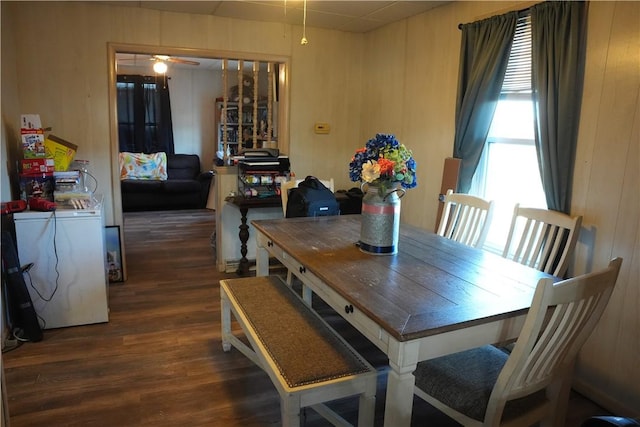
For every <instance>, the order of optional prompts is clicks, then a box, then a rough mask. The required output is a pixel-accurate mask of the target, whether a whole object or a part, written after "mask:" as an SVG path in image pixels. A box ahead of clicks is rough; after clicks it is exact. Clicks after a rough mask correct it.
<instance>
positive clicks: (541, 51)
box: [530, 1, 587, 213]
mask: <svg viewBox="0 0 640 427" xmlns="http://www.w3.org/2000/svg"><path fill="white" fill-rule="evenodd" d="M530 11H531V32H532V46H531V54H532V80H531V81H532V86H533V100H534V108H535V142H536V151H537V153H538V165H539V167H540V174H541V176H542V186H543V188H544V191H545V195H546V199H547V206H548V207H549V209H552V210H556V211H560V212H564V213H569V210H570V208H571V187H572V184H573V183H572V181H573V171H574V162H575V152H576V144H577V140H578V125H579V121H580V105H581V101H582V85H583V80H584V62H585V52H586V28H587V4H586V3H585V2H578V1H562V2H555V1H554V2H545V3H540V4H537V5H535V6H532V7H531V9H530Z"/></svg>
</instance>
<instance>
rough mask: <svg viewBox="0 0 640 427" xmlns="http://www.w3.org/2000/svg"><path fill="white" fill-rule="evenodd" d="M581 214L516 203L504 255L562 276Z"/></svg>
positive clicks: (575, 239)
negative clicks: (575, 214) (573, 215)
mask: <svg viewBox="0 0 640 427" xmlns="http://www.w3.org/2000/svg"><path fill="white" fill-rule="evenodd" d="M581 224H582V216H575V217H571V216H569V215H567V214H565V213H562V212H557V211H552V210H547V209H536V208H525V207H521V206H520V205H519V204H516V205H515V207H514V209H513V218H512V220H511V228H510V229H509V235H508V237H507V243H506V245H505V247H504V251H503V252H502V256H503V257H505V258H509V259H512V260H514V261H516V262H519V263H520V264H525V265H528V266H529V267H533V268H535V269H537V270H540V271H544V272H545V273H549V274H553V275H554V276H557V277H563V275H564V274H565V273H566V272H567V268H568V267H569V260H570V258H571V254H572V253H573V250H574V249H575V246H576V242H577V241H578V235H579V234H580V225H581Z"/></svg>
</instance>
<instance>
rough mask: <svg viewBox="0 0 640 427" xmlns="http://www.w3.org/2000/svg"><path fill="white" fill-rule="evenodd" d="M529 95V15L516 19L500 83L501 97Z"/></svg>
mask: <svg viewBox="0 0 640 427" xmlns="http://www.w3.org/2000/svg"><path fill="white" fill-rule="evenodd" d="M523 92H528V93H531V14H529V13H527V14H526V15H525V16H522V17H520V18H519V19H518V23H517V24H516V33H515V35H514V36H513V45H512V46H511V52H510V53H509V63H508V64H507V71H506V73H505V76H504V82H503V83H502V91H501V93H502V94H503V95H505V94H511V93H523Z"/></svg>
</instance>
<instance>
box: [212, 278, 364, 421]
mask: <svg viewBox="0 0 640 427" xmlns="http://www.w3.org/2000/svg"><path fill="white" fill-rule="evenodd" d="M220 298H221V308H222V314H221V316H222V348H223V350H224V351H225V352H228V351H230V350H231V346H232V345H233V346H234V347H236V348H237V349H238V350H240V352H242V353H243V354H244V355H245V356H247V357H248V358H249V359H251V360H252V361H253V362H254V363H256V364H257V365H258V366H259V367H261V368H262V369H263V370H264V371H265V372H266V373H267V374H268V375H269V377H270V378H271V381H272V382H273V384H274V385H275V387H276V389H277V390H278V393H279V395H280V413H281V416H282V425H283V426H298V425H300V416H301V414H300V412H301V408H304V407H311V408H313V409H314V410H315V411H316V412H318V413H319V414H320V415H322V416H323V417H324V418H326V419H327V420H329V421H330V422H331V423H332V424H333V425H336V426H342V425H351V424H350V423H348V422H347V421H346V420H345V419H344V418H342V417H341V416H340V415H338V414H337V413H335V412H334V411H332V410H331V409H330V408H329V407H327V406H326V405H325V404H324V403H326V402H329V401H332V400H336V399H340V398H344V397H348V396H359V407H358V426H372V425H373V419H374V411H375V393H376V377H377V373H376V370H375V369H374V368H373V367H372V366H371V365H370V364H369V363H367V361H366V360H364V359H363V358H362V357H361V356H360V355H359V354H358V353H357V352H356V351H355V350H354V349H353V348H351V346H350V345H349V344H347V343H346V342H345V341H344V340H343V339H342V337H340V336H339V335H338V334H337V333H336V332H335V331H334V330H333V329H331V327H330V326H329V325H327V324H326V323H325V321H324V320H323V319H322V318H321V317H320V316H319V315H318V314H317V313H315V312H314V311H313V310H312V309H310V308H309V307H308V306H307V305H305V303H304V302H303V301H302V299H301V298H300V297H299V296H298V295H297V294H296V293H295V292H294V291H293V290H291V289H290V288H289V287H287V286H286V285H285V283H284V282H283V281H282V279H280V278H279V277H276V276H268V277H247V278H242V279H229V280H221V281H220ZM231 313H233V315H234V318H235V319H236V321H237V322H238V323H239V324H240V326H241V327H242V331H243V332H244V334H245V336H246V338H247V339H248V341H249V343H250V346H247V345H246V344H245V343H244V342H243V341H241V340H240V339H239V338H238V337H236V336H235V335H234V334H233V333H232V331H231Z"/></svg>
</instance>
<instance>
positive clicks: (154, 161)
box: [118, 151, 167, 181]
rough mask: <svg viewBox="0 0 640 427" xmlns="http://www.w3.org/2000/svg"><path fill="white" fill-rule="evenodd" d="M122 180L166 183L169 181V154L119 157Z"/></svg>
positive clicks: (126, 154) (138, 154)
mask: <svg viewBox="0 0 640 427" xmlns="http://www.w3.org/2000/svg"><path fill="white" fill-rule="evenodd" d="M118 160H119V164H120V179H121V180H123V179H149V180H159V181H164V180H166V179H167V153H164V152H160V153H151V154H144V153H128V152H126V151H125V152H121V153H120V154H119V156H118Z"/></svg>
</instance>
